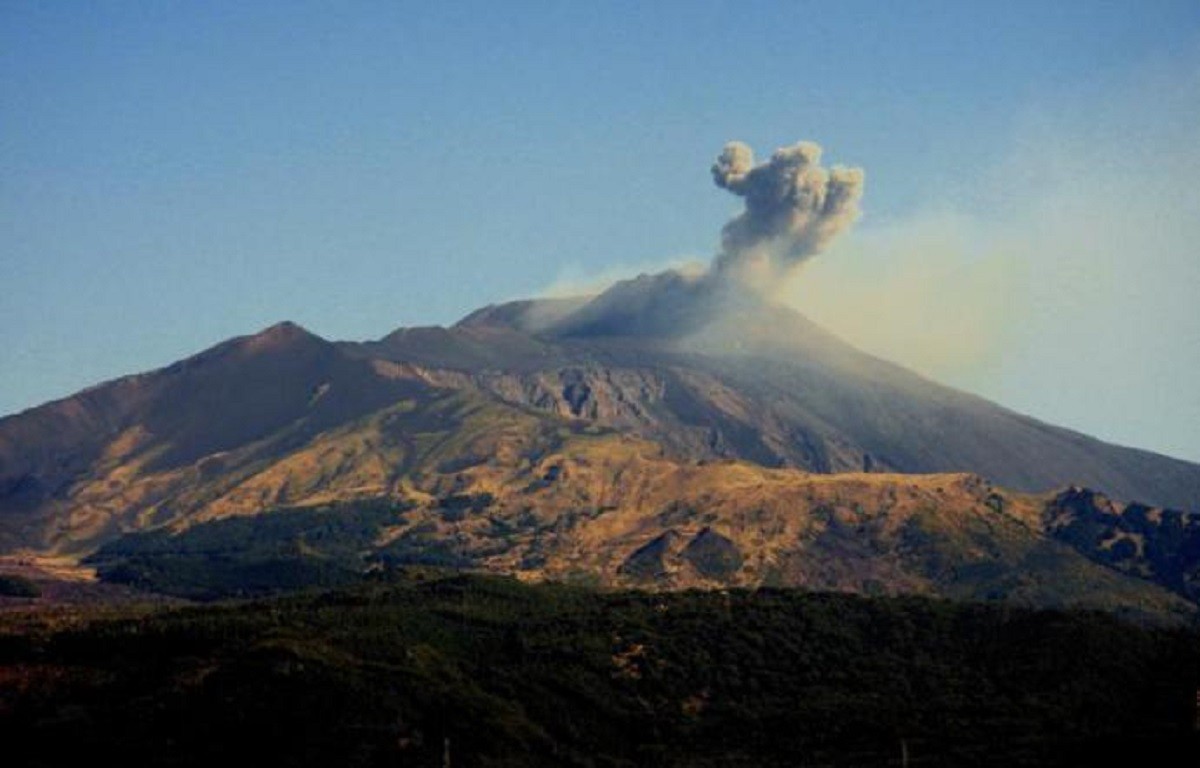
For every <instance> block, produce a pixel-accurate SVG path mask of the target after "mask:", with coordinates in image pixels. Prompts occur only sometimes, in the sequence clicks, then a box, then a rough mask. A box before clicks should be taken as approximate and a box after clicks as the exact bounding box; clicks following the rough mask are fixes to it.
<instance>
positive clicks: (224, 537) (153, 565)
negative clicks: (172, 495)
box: [87, 499, 408, 599]
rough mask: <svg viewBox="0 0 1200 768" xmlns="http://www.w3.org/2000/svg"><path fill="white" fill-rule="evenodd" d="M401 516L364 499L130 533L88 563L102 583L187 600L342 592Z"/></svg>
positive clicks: (385, 504)
mask: <svg viewBox="0 0 1200 768" xmlns="http://www.w3.org/2000/svg"><path fill="white" fill-rule="evenodd" d="M407 509H408V507H407V506H406V505H405V504H404V503H401V502H397V501H396V500H393V499H370V500H361V501H354V502H345V503H339V504H334V505H328V506H321V507H301V508H285V509H278V510H273V511H270V512H265V513H262V514H259V515H254V516H247V517H231V518H225V519H222V520H214V521H211V522H207V523H201V524H199V525H195V526H192V527H190V528H187V529H185V530H183V531H181V532H178V533H173V532H171V531H167V530H157V531H147V532H142V533H132V534H127V535H125V536H122V537H121V538H120V539H117V540H116V541H114V542H111V543H109V544H106V545H105V546H103V547H102V548H101V549H100V550H99V551H97V552H96V553H95V554H94V555H92V556H91V557H89V558H88V560H87V562H88V563H89V564H90V565H94V566H96V568H97V572H98V573H99V576H100V578H101V579H102V580H104V581H108V582H112V583H118V584H128V585H130V586H134V587H137V588H140V589H145V590H149V591H154V592H161V593H164V594H169V595H176V596H180V597H188V598H192V599H215V598H222V597H233V596H252V595H259V594H265V593H271V592H278V591H285V590H292V589H301V588H306V587H332V586H341V585H346V584H351V583H354V582H356V581H359V580H360V579H361V578H362V575H363V573H364V572H365V571H366V570H367V567H368V565H369V562H368V554H369V553H370V551H371V550H372V547H373V546H374V544H375V542H376V541H377V539H378V538H379V536H380V533H381V531H382V530H383V528H384V527H386V526H389V525H395V524H396V523H397V522H399V521H400V518H401V516H402V515H403V514H404V512H405V511H406V510H407Z"/></svg>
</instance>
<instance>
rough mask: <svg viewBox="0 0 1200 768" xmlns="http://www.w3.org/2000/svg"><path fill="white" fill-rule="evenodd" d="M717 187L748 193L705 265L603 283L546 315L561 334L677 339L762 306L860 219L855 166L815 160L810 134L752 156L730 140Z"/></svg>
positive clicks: (817, 152)
mask: <svg viewBox="0 0 1200 768" xmlns="http://www.w3.org/2000/svg"><path fill="white" fill-rule="evenodd" d="M712 174H713V179H714V180H715V181H716V183H717V185H718V186H720V187H722V188H724V189H728V190H729V191H730V192H733V193H734V194H736V195H739V196H741V197H743V198H745V200H746V209H745V210H744V211H743V212H742V213H741V214H739V215H738V216H737V217H735V218H734V219H733V220H732V221H730V222H729V223H727V224H726V225H725V228H724V229H723V230H722V243H721V250H720V252H719V253H718V254H717V256H716V258H715V259H714V260H713V263H712V265H711V266H710V267H709V268H708V269H707V270H705V271H703V272H700V273H698V274H696V273H688V274H685V273H683V272H680V271H677V270H668V271H666V272H661V273H658V274H654V275H641V276H639V277H637V278H636V279H633V280H624V281H621V282H618V283H615V284H614V285H612V286H610V287H609V288H608V289H607V290H606V291H604V292H603V293H601V294H599V295H598V296H595V297H593V298H592V299H591V300H589V301H587V302H586V303H584V304H583V305H582V306H580V307H578V308H576V309H573V310H572V311H570V312H567V313H565V314H563V315H559V316H556V317H554V318H553V319H552V320H549V321H547V323H548V325H543V326H541V328H542V329H543V330H544V329H545V328H547V327H548V328H551V329H552V331H551V332H553V333H557V334H560V335H564V336H652V337H684V336H690V335H694V334H696V333H697V331H699V330H700V329H702V328H705V327H706V326H708V325H710V324H711V323H712V322H713V321H716V320H729V319H731V318H736V317H739V316H741V315H743V314H744V313H745V312H746V311H748V310H750V309H752V308H755V307H760V306H762V304H763V302H764V300H769V299H771V298H772V294H774V293H775V292H776V291H777V290H778V289H779V288H781V287H783V286H784V285H785V284H786V282H787V281H786V280H784V279H783V278H785V277H787V276H788V274H789V273H790V272H791V271H792V270H793V269H795V268H796V267H797V266H798V265H800V264H802V263H803V262H804V261H806V260H807V259H809V258H811V257H812V256H813V255H814V254H817V253H820V252H821V251H822V250H823V249H824V248H825V247H826V246H828V245H829V243H830V242H832V241H833V239H834V238H835V237H837V236H838V235H839V234H841V233H842V232H843V231H845V230H846V229H847V228H849V227H850V226H851V225H852V224H853V223H854V222H855V220H857V219H858V217H859V214H860V211H859V207H858V203H859V200H860V199H861V198H862V193H863V172H862V170H861V169H859V168H845V167H842V166H834V167H832V168H824V167H823V166H822V165H821V148H820V147H819V146H817V145H816V144H814V143H812V142H808V141H802V142H800V143H798V144H794V145H792V146H790V147H783V148H782V149H778V150H776V151H775V154H773V155H771V159H770V160H768V161H767V162H765V163H761V164H759V165H755V164H754V153H753V152H752V151H751V150H750V147H748V146H746V145H745V144H743V143H741V142H736V141H735V142H730V143H729V144H726V145H725V150H724V151H723V152H722V153H721V155H720V157H718V158H717V162H716V163H715V164H714V165H713V167H712Z"/></svg>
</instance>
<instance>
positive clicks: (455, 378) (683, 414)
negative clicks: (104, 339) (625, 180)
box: [343, 288, 1200, 510]
mask: <svg viewBox="0 0 1200 768" xmlns="http://www.w3.org/2000/svg"><path fill="white" fill-rule="evenodd" d="M624 290H625V291H628V290H629V289H628V288H625V289H624ZM604 298H605V297H604V296H601V297H600V298H598V299H597V300H596V301H597V302H601V303H602V304H603V303H604ZM630 304H632V306H633V307H634V308H635V309H636V308H640V307H641V304H640V303H638V302H625V303H623V304H621V306H622V307H627V306H629V305H630ZM588 309H589V307H584V309H583V310H580V311H579V312H576V313H574V314H568V315H567V318H566V320H567V321H566V322H565V323H564V322H562V321H560V322H559V323H558V324H557V325H555V324H551V325H550V326H549V327H543V328H541V329H540V330H534V331H529V330H525V327H526V325H527V324H528V320H526V319H525V318H530V317H534V318H536V317H537V316H538V307H537V305H531V304H530V303H528V302H526V303H518V304H515V305H503V306H500V307H491V308H487V309H485V310H481V311H479V312H477V313H475V314H473V315H471V316H469V317H468V318H466V319H465V320H464V321H462V322H461V323H459V324H458V325H457V326H454V327H453V328H449V329H436V334H437V336H436V339H434V338H432V337H431V336H430V335H423V334H421V333H417V332H397V333H396V334H392V335H391V336H389V337H386V338H385V339H383V340H382V341H380V342H374V343H367V344H362V345H343V348H344V349H345V350H346V351H347V352H348V353H350V354H352V355H358V356H363V357H368V358H382V359H386V360H389V361H392V362H396V363H399V364H406V365H416V366H419V367H421V368H422V369H424V370H425V375H426V376H428V377H429V378H430V379H431V380H434V381H438V382H440V383H443V384H447V385H455V386H459V385H462V383H463V382H464V381H467V382H469V383H470V384H472V385H474V386H476V387H478V388H480V389H483V390H485V391H488V392H491V393H493V394H495V395H497V396H499V397H501V398H503V399H505V400H507V401H509V402H513V403H517V404H521V405H528V406H533V407H537V408H541V409H544V410H548V411H551V412H554V413H558V414H562V415H569V416H575V417H583V418H588V419H592V420H595V421H596V422H597V423H600V424H604V425H608V426H612V427H614V428H619V429H622V430H632V431H633V432H634V433H636V434H638V435H640V436H643V437H645V438H647V439H651V440H654V441H656V442H659V443H661V444H663V445H665V446H667V447H668V448H669V449H671V450H672V451H674V452H675V453H677V454H678V455H679V456H681V457H686V458H717V457H724V458H742V459H746V460H749V461H754V462H757V463H760V464H764V465H767V466H795V467H799V468H803V469H808V470H811V471H816V472H843V471H861V470H864V469H865V470H868V471H870V470H884V471H895V472H918V473H920V472H975V473H978V474H982V475H984V476H986V477H988V478H989V479H991V480H994V481H995V482H997V483H999V484H1001V485H1004V486H1007V487H1011V488H1014V489H1019V490H1026V491H1045V490H1049V489H1052V488H1056V487H1062V486H1065V485H1069V484H1078V485H1085V486H1088V487H1095V488H1101V489H1104V490H1105V491H1106V492H1107V493H1109V494H1111V495H1113V496H1114V497H1117V498H1121V499H1126V500H1139V501H1143V502H1146V503H1150V504H1155V505H1166V506H1171V507H1175V508H1180V509H1191V510H1200V465H1197V464H1193V463H1190V462H1185V461H1180V460H1178V459H1172V458H1169V457H1166V456H1161V455H1158V454H1154V453H1151V452H1149V451H1140V450H1136V449H1132V448H1125V447H1121V446H1115V445H1110V444H1107V443H1104V442H1101V441H1099V440H1096V439H1094V438H1090V437H1087V436H1086V435H1082V434H1079V433H1077V432H1073V431H1071V430H1067V429H1062V428H1060V427H1054V426H1052V425H1049V424H1045V423H1043V422H1040V421H1037V420H1036V419H1032V418H1030V417H1027V416H1023V415H1021V414H1018V413H1015V412H1012V411H1009V410H1007V409H1005V408H1003V407H1000V406H997V405H995V404H993V403H990V402H988V401H986V400H984V399H982V398H979V397H975V396H972V395H968V394H966V393H962V392H958V391H956V390H953V389H951V388H949V387H944V386H941V385H939V384H936V383H934V382H931V381H929V380H927V379H924V378H922V377H920V376H918V375H916V374H914V373H912V372H910V371H907V370H905V369H903V368H901V367H899V366H897V365H894V364H891V363H888V362H885V361H882V360H879V359H878V358H874V357H871V356H869V355H866V354H864V353H861V352H859V351H858V350H856V349H854V348H852V347H850V346H849V345H847V344H845V343H844V342H842V341H840V340H839V339H837V338H836V337H834V336H832V335H831V334H829V333H827V332H825V331H823V330H822V329H820V328H819V327H817V326H815V325H814V324H813V323H811V322H810V321H808V320H807V319H805V318H804V317H803V316H801V315H799V314H797V313H796V312H794V311H791V310H787V309H784V308H781V307H770V306H762V305H748V306H742V307H738V308H737V309H736V310H735V311H726V312H723V313H721V315H720V316H719V317H718V319H716V320H715V321H709V322H707V323H705V322H703V321H700V320H697V321H696V323H695V325H696V327H697V329H698V330H697V331H696V332H695V333H692V334H689V335H686V336H683V337H680V338H677V337H675V336H672V335H670V334H664V333H661V332H660V331H661V329H662V328H668V329H669V328H674V327H676V324H677V322H678V317H679V316H680V315H684V314H686V312H685V311H684V310H682V309H677V308H676V309H671V310H669V311H668V315H669V317H670V318H671V319H670V322H666V321H659V320H656V319H654V318H653V317H652V316H651V317H649V318H648V317H646V316H645V313H644V312H643V313H640V314H638V313H635V314H634V315H626V314H621V315H619V316H618V317H617V318H616V319H615V320H613V319H609V320H603V321H602V319H597V318H596V317H593V316H591V315H589V314H588ZM561 311H562V309H561V307H550V308H548V309H546V310H544V311H543V313H544V314H551V315H554V314H561ZM631 311H632V310H631ZM646 312H651V310H646ZM580 313H583V315H584V317H585V318H589V319H588V322H586V323H584V322H582V321H580V320H579V319H578V315H579V314H580ZM604 317H605V315H600V318H604ZM628 327H632V328H639V329H645V333H636V334H629V333H623V332H621V329H624V328H628ZM427 333H428V334H432V333H434V331H432V330H431V331H428V332H427Z"/></svg>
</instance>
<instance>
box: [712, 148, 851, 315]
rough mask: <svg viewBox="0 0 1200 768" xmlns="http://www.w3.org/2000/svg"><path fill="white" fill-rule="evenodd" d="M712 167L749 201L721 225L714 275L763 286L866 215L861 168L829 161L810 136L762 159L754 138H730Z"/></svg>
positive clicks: (728, 186)
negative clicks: (751, 140) (828, 165)
mask: <svg viewBox="0 0 1200 768" xmlns="http://www.w3.org/2000/svg"><path fill="white" fill-rule="evenodd" d="M712 175H713V181H715V182H716V184H717V186H719V187H721V188H722V189H727V190H729V191H730V192H732V193H734V194H735V195H739V196H740V197H742V198H744V199H745V201H746V209H745V210H744V211H743V212H742V213H741V214H739V215H738V216H736V217H735V218H734V219H732V220H731V221H729V223H727V224H726V225H725V227H724V229H723V230H722V231H721V253H720V254H719V255H718V256H717V258H716V260H715V261H714V263H713V270H712V271H713V277H714V278H715V279H717V280H722V279H727V278H731V277H732V278H733V279H735V280H738V281H739V282H742V283H744V284H748V285H749V286H750V287H752V288H754V289H756V290H758V291H760V292H761V291H763V290H765V289H767V288H768V287H769V286H771V285H772V284H774V283H775V282H776V281H778V280H779V279H780V278H782V277H786V276H787V274H788V273H790V272H791V271H792V270H793V269H794V268H795V267H797V266H798V265H800V264H802V263H803V262H804V261H806V260H808V259H809V258H811V257H812V256H814V255H815V254H817V253H820V252H821V251H822V250H824V249H825V248H826V247H827V246H828V245H829V244H830V243H831V242H832V241H833V240H834V238H836V237H837V236H838V235H839V234H841V233H842V232H844V231H845V230H846V229H848V228H849V227H850V226H851V225H852V224H853V223H854V222H855V221H856V220H857V219H858V217H859V216H860V215H861V211H860V209H859V205H858V204H859V200H860V199H861V198H862V193H863V178H864V177H863V171H862V169H861V168H847V167H844V166H840V165H835V166H833V167H832V168H828V169H827V168H825V167H823V166H822V165H821V147H820V145H818V144H815V143H813V142H811V141H801V142H799V143H797V144H793V145H791V146H789V147H781V148H780V149H777V150H775V153H774V154H772V155H771V158H770V159H769V160H768V161H766V162H765V163H760V164H758V165H755V163H754V152H753V151H752V150H751V149H750V147H749V146H747V145H746V144H743V143H742V142H740V141H733V142H730V143H728V144H726V145H725V149H724V150H723V151H722V152H721V154H720V156H719V157H718V158H717V161H716V163H714V164H713V166H712Z"/></svg>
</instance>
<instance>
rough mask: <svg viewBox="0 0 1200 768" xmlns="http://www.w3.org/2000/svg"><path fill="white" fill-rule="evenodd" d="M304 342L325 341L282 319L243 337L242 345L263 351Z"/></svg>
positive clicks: (251, 349) (249, 348)
mask: <svg viewBox="0 0 1200 768" xmlns="http://www.w3.org/2000/svg"><path fill="white" fill-rule="evenodd" d="M304 342H319V343H326V342H325V340H324V339H322V338H321V337H320V336H318V335H316V334H315V333H312V332H311V331H309V330H308V329H306V328H304V327H303V326H301V325H299V324H297V323H293V322H292V321H291V320H284V321H282V322H278V323H275V324H274V325H272V326H270V327H268V328H264V329H263V330H261V331H259V332H258V333H256V334H253V335H251V336H246V337H244V339H243V347H244V348H245V349H247V350H250V351H255V352H260V351H263V352H265V351H268V350H273V349H279V348H282V347H290V346H293V345H295V344H298V343H304Z"/></svg>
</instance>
